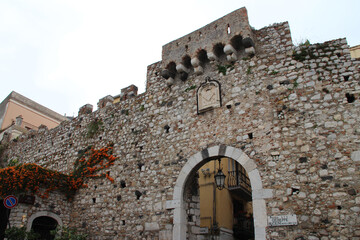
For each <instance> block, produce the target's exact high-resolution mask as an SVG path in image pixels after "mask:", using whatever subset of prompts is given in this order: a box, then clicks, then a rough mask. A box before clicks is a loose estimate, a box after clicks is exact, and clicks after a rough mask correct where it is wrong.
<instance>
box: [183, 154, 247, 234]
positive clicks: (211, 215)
mask: <svg viewBox="0 0 360 240" xmlns="http://www.w3.org/2000/svg"><path fill="white" fill-rule="evenodd" d="M196 169H197V168H195V169H194V170H193V171H195V170H196ZM219 169H221V172H223V173H224V174H225V176H226V178H225V182H224V188H219V187H217V186H216V184H215V179H214V176H215V174H217V172H218V171H219ZM184 199H185V211H186V217H187V221H188V223H187V235H186V239H189V240H191V239H194V240H195V239H196V240H202V239H204V240H205V239H226V240H237V239H242V240H252V239H254V224H253V209H252V196H251V186H250V179H249V177H248V175H247V173H246V171H245V169H244V168H243V167H242V166H241V165H240V164H239V163H238V162H236V161H234V160H233V159H230V158H226V157H216V158H210V159H207V160H205V163H204V164H203V165H202V166H200V168H199V170H197V171H196V172H195V174H191V175H190V176H189V178H188V180H187V182H186V184H185V195H184Z"/></svg>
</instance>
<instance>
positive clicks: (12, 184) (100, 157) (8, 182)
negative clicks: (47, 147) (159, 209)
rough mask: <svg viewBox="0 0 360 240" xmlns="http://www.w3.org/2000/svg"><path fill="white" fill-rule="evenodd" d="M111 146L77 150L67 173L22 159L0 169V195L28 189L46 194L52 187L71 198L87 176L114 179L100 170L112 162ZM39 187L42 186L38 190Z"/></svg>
mask: <svg viewBox="0 0 360 240" xmlns="http://www.w3.org/2000/svg"><path fill="white" fill-rule="evenodd" d="M112 151H113V146H112V144H109V145H108V146H107V147H105V148H101V149H98V150H97V149H94V148H92V147H88V148H87V149H85V150H83V151H79V155H80V156H79V157H78V159H77V160H76V161H75V163H74V170H73V172H72V173H70V174H69V175H67V174H63V173H60V172H58V171H55V170H50V169H47V168H44V167H42V166H39V165H37V164H35V163H25V164H20V165H16V166H12V167H7V168H3V169H0V197H1V198H4V197H6V196H7V195H10V194H19V193H30V194H32V195H35V194H36V195H38V196H40V197H42V198H47V197H48V196H49V193H50V192H52V191H56V190H57V191H60V192H62V193H64V194H65V196H66V197H67V198H68V199H69V200H71V199H72V197H73V196H74V194H75V193H76V191H77V190H78V189H79V188H82V187H87V185H86V184H85V180H86V178H99V177H106V178H107V179H108V180H109V181H111V182H114V179H113V178H111V177H110V175H109V173H102V174H99V172H100V171H101V170H103V169H105V168H108V167H110V166H111V165H113V164H114V162H115V160H116V157H115V156H113V155H112ZM41 189H42V190H41Z"/></svg>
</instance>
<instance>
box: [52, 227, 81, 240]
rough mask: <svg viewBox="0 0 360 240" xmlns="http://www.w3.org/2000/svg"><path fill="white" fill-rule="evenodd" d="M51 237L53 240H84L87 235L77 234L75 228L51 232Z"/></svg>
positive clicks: (64, 228) (57, 229)
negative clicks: (53, 237) (53, 236)
mask: <svg viewBox="0 0 360 240" xmlns="http://www.w3.org/2000/svg"><path fill="white" fill-rule="evenodd" d="M51 235H55V239H54V240H86V238H87V234H85V233H78V231H77V229H76V228H68V227H65V226H63V227H60V226H57V228H56V229H55V230H53V231H51Z"/></svg>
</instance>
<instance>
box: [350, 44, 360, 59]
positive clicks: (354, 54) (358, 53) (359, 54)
mask: <svg viewBox="0 0 360 240" xmlns="http://www.w3.org/2000/svg"><path fill="white" fill-rule="evenodd" d="M350 55H351V58H360V45H356V46H353V47H350Z"/></svg>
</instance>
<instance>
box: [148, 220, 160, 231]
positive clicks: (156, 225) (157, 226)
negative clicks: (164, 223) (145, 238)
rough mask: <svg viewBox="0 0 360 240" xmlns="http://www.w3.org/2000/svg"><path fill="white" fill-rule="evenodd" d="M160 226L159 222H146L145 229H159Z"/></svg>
mask: <svg viewBox="0 0 360 240" xmlns="http://www.w3.org/2000/svg"><path fill="white" fill-rule="evenodd" d="M159 229H160V226H159V224H158V223H157V222H151V223H148V222H147V223H145V231H158V230H159Z"/></svg>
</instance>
